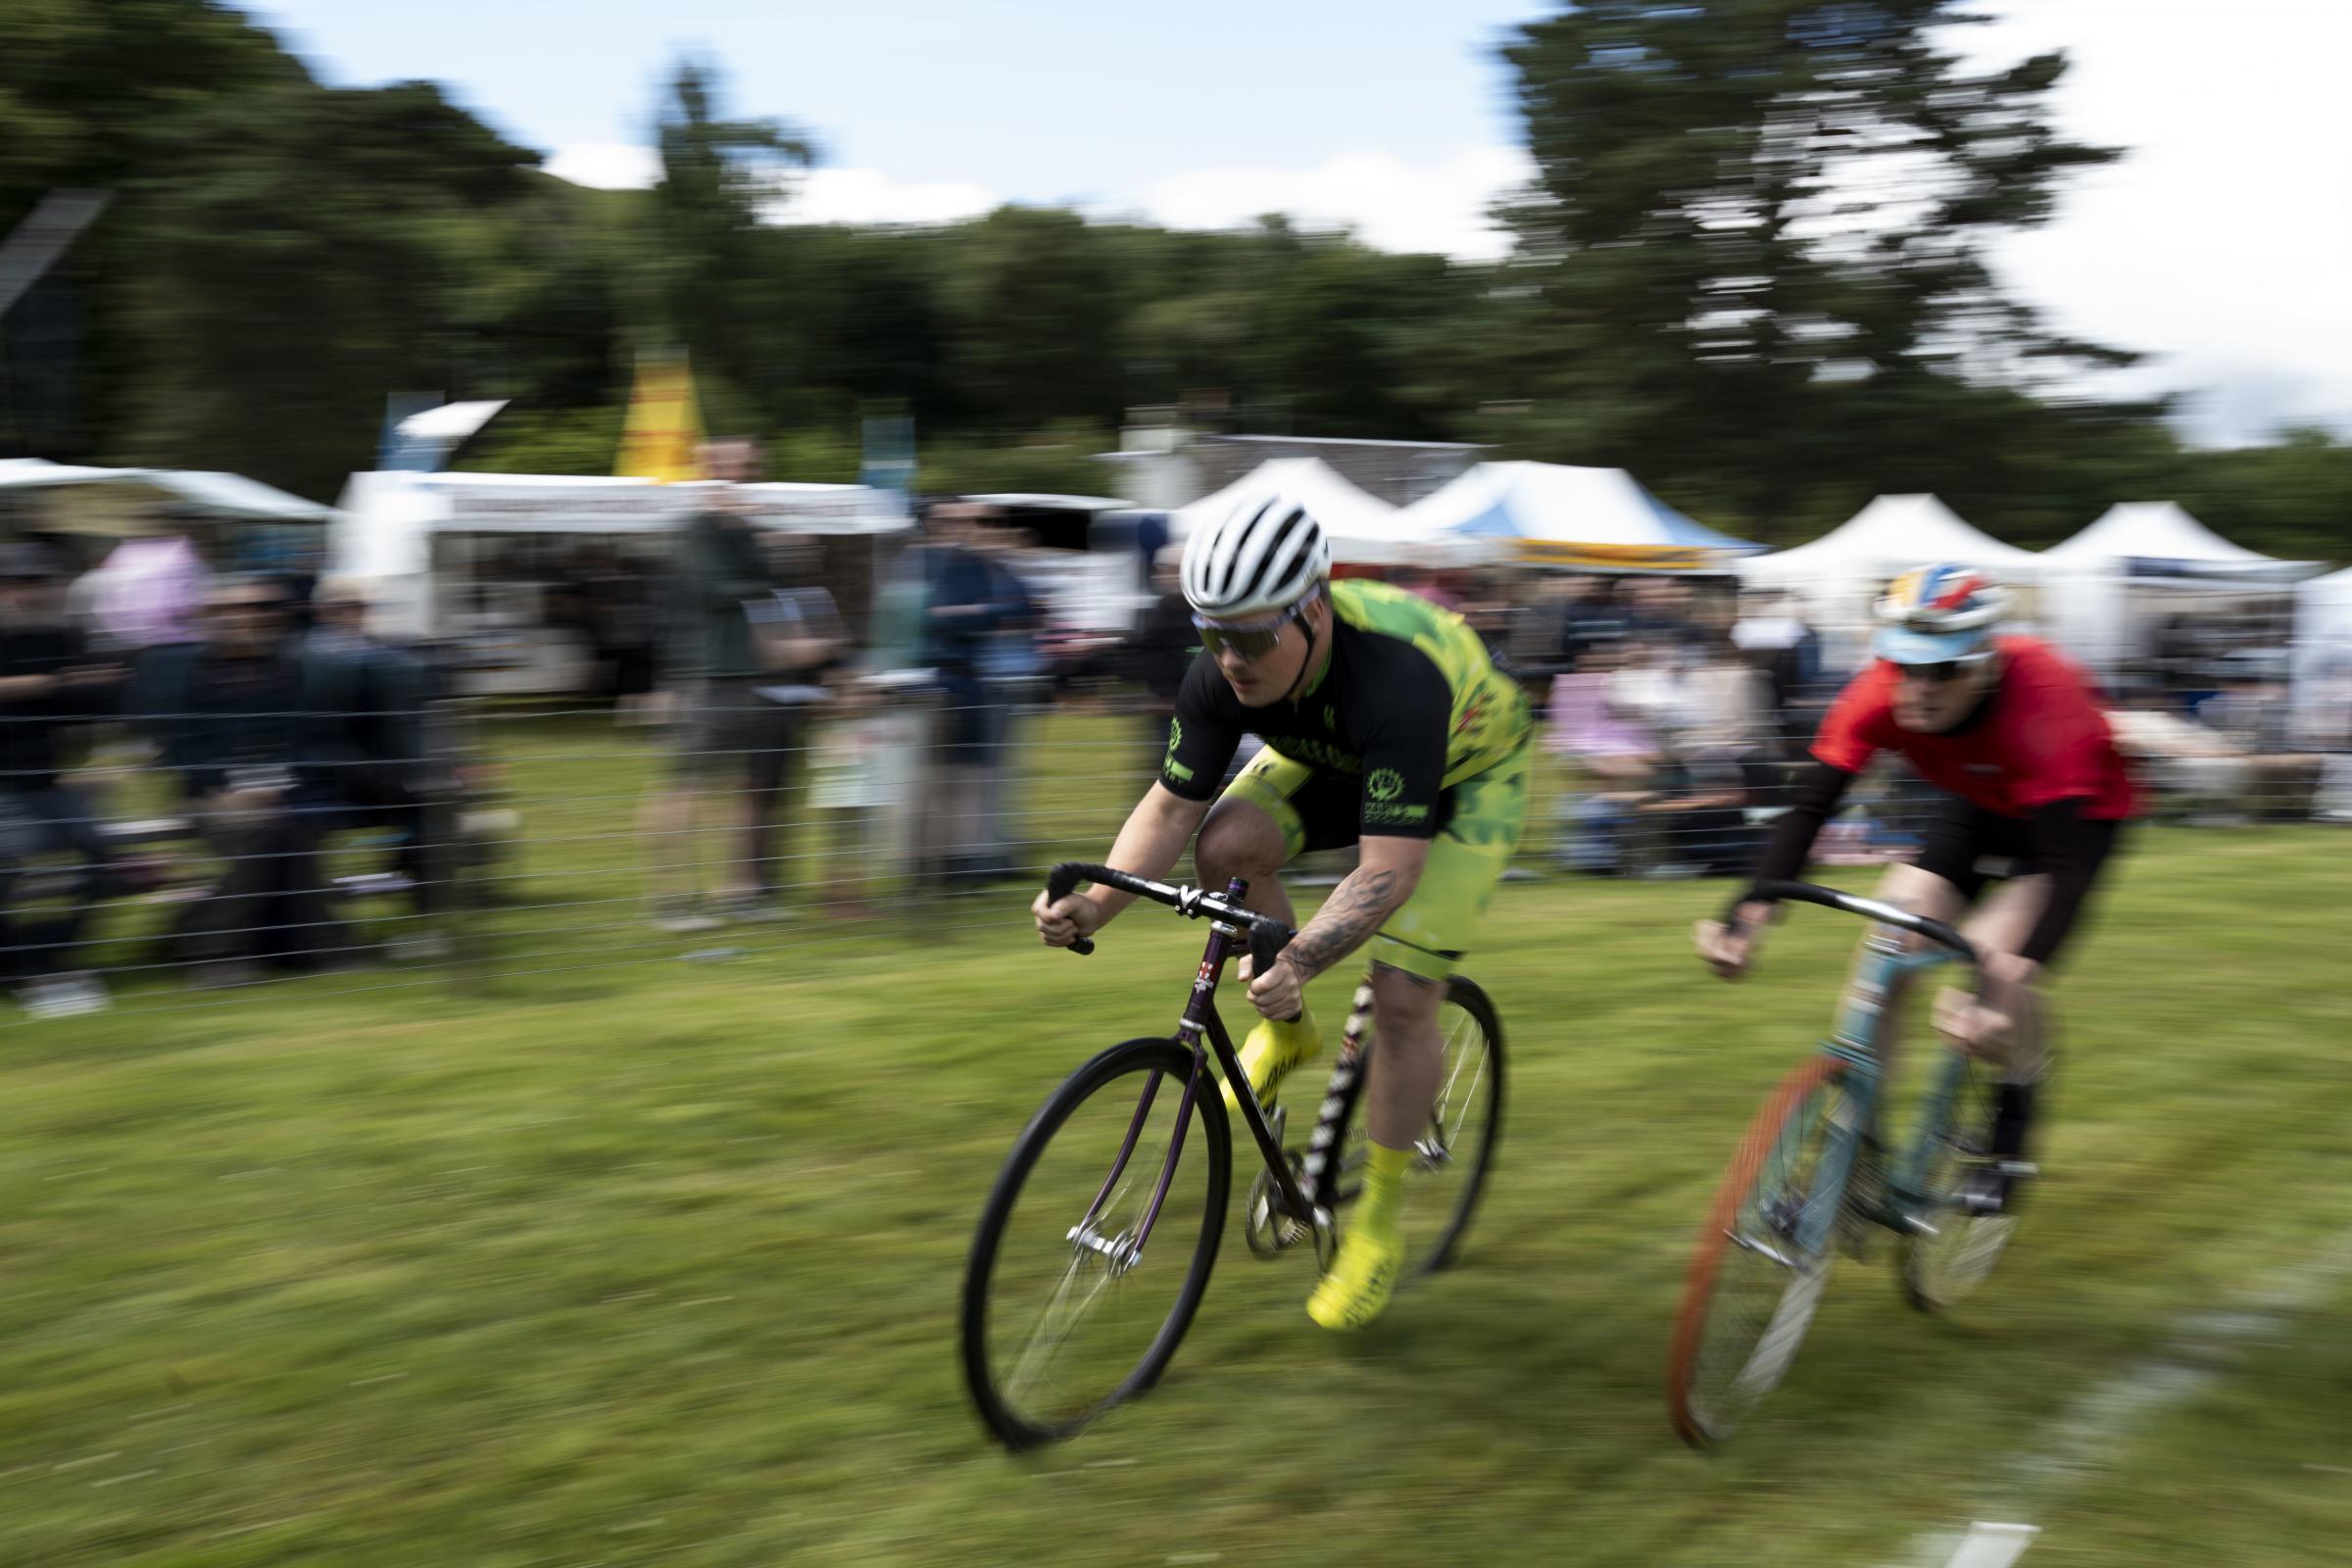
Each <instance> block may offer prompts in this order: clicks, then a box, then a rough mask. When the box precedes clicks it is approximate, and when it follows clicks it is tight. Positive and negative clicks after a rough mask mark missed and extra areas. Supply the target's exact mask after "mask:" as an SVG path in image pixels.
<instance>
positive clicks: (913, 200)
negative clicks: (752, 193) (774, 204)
mask: <svg viewBox="0 0 2352 1568" xmlns="http://www.w3.org/2000/svg"><path fill="white" fill-rule="evenodd" d="M997 205H998V200H997V197H996V195H995V193H993V192H992V191H990V190H989V189H988V187H987V186H985V185H974V184H968V183H947V182H942V183H934V184H916V185H909V184H902V183H900V182H899V181H898V180H895V179H893V178H891V177H890V176H889V175H888V174H885V173H882V172H879V171H877V170H871V169H814V170H810V171H809V172H808V173H807V174H805V175H803V176H802V178H801V182H800V189H799V190H798V191H796V192H795V193H794V195H793V198H792V201H791V202H790V203H789V204H788V205H787V206H786V207H785V208H784V210H783V212H782V213H781V214H780V215H778V218H779V221H782V222H787V223H953V222H955V221H957V220H959V219H965V218H977V217H979V216H980V215H981V214H982V213H986V212H989V211H991V210H992V209H994V208H995V207H996V206H997Z"/></svg>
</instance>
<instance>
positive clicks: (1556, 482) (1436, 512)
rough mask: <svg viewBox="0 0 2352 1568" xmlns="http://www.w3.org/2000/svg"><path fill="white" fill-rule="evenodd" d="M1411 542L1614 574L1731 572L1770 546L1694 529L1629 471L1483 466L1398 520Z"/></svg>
mask: <svg viewBox="0 0 2352 1568" xmlns="http://www.w3.org/2000/svg"><path fill="white" fill-rule="evenodd" d="M1396 521H1397V526H1398V527H1399V528H1400V529H1401V530H1402V531H1403V532H1404V533H1406V534H1407V535H1408V536H1416V537H1420V536H1426V537H1430V538H1442V539H1459V540H1466V541H1467V540H1475V541H1480V542H1482V543H1483V544H1484V545H1485V546H1487V547H1488V548H1489V549H1490V550H1491V551H1492V552H1493V553H1494V554H1495V555H1496V556H1499V557H1503V558H1507V559H1516V560H1520V561H1531V562H1539V563H1544V564H1552V565H1564V566H1585V567H1591V568H1594V569H1598V570H1614V571H1708V570H1716V571H1720V570H1724V569H1726V568H1728V567H1729V565H1730V564H1731V563H1732V562H1733V561H1734V560H1735V559H1736V558H1737V557H1739V556H1740V555H1742V554H1752V553H1754V552H1756V551H1759V550H1762V549H1763V548H1764V547H1763V546H1762V545H1754V544H1749V543H1748V542H1747V541H1745V540H1743V539H1734V538H1732V537H1730V536H1729V535H1726V534H1720V533H1717V532H1716V531H1715V530H1714V529H1712V528H1708V527H1705V526H1703V525H1702V524H1700V523H1697V522H1693V521H1692V520H1691V518H1689V517H1686V516H1684V515H1682V514H1681V513H1679V512H1677V511H1675V510H1674V509H1673V508H1672V507H1670V506H1667V505H1666V504H1665V503H1664V502H1662V501H1660V500H1659V499H1658V498H1657V497H1656V496H1653V495H1651V494H1650V493H1649V492H1648V491H1647V490H1645V489H1643V488H1642V485H1641V483H1640V481H1638V480H1636V479H1635V478H1634V476H1633V475H1632V474H1630V473H1628V472H1626V471H1625V470H1624V469H1623V468H1584V467H1571V466H1564V465H1561V464H1554V463H1482V464H1479V465H1478V466H1475V467H1473V468H1471V469H1469V470H1468V471H1466V472H1464V473H1462V474H1460V475H1458V476H1456V477H1455V478H1454V479H1453V480H1451V481H1450V482H1448V483H1447V484H1446V485H1445V486H1444V487H1443V488H1442V489H1439V490H1437V491H1435V492H1434V493H1432V494H1430V495H1427V496H1424V497H1422V498H1421V499H1420V500H1418V501H1416V502H1414V503H1413V504H1412V505H1411V506H1409V507H1406V508H1404V509H1403V510H1402V511H1401V512H1399V513H1397V518H1396Z"/></svg>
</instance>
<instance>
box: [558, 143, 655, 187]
mask: <svg viewBox="0 0 2352 1568" xmlns="http://www.w3.org/2000/svg"><path fill="white" fill-rule="evenodd" d="M539 167H540V168H542V169H544V170H546V171H547V172H549V173H551V174H553V175H555V176H556V177H557V178H558V179H568V180H570V181H571V182H572V183H573V184H574V185H590V186H594V187H595V188H596V189H598V190H643V189H645V188H646V187H647V186H649V185H651V184H653V183H654V181H655V180H657V179H660V178H661V177H662V160H661V158H660V157H659V156H658V155H657V154H656V153H655V152H654V150H653V149H652V148H651V147H627V146H623V145H621V144H620V143H618V142H610V141H597V142H580V143H576V144H575V145H573V146H569V147H559V148H557V149H556V150H555V151H554V152H552V153H550V154H548V155H547V161H546V162H545V163H544V164H541V165H540V166H539Z"/></svg>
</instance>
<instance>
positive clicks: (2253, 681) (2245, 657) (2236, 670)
mask: <svg viewBox="0 0 2352 1568" xmlns="http://www.w3.org/2000/svg"><path fill="white" fill-rule="evenodd" d="M2277 658H2278V656H2276V655H2273V654H2271V653H2269V652H2268V651H2266V650H2252V649H2249V650H2245V651H2242V652H2240V653H2238V654H2236V655H2234V656H2231V657H2229V658H2226V659H2224V660H2222V661H2219V666H2220V667H2219V668H2218V669H2217V671H2216V674H2217V676H2218V678H2219V680H2220V682H2221V690H2220V692H2219V693H2218V694H2217V695H2215V696H2214V697H2213V698H2211V699H2210V700H2208V701H2207V702H2206V703H2205V704H2204V705H2203V706H2202V707H2201V708H2199V709H2198V711H2197V717H2198V718H2199V719H2201V720H2202V721H2203V722H2204V723H2205V724H2206V725H2207V726H2209V727H2210V728H2211V729H2212V730H2213V732H2214V733H2215V734H2217V735H2219V736H2221V737H2222V739H2224V740H2225V741H2228V742H2229V744H2230V745H2231V746H2233V747H2235V748H2236V749H2237V751H2238V753H2239V755H2241V756H2242V757H2244V758H2245V760H2246V766H2247V778H2246V785H2245V796H2244V799H2243V801H2242V802H2241V809H2244V810H2245V811H2246V812H2248V813H2249V814H2250V815H2253V816H2255V817H2257V818H2270V819H2274V820H2276V819H2282V818H2289V817H2301V816H2305V815H2308V814H2309V813H2310V810H2311V803H2312V795H2313V792H2314V791H2315V789H2316V788H2317V786H2318V784H2319V781H2320V770H2321V768H2322V767H2323V766H2324V765H2325V763H2326V759H2325V758H2323V757H2321V756H2320V755H2318V754H2317V753H2314V752H2310V751H2307V750H2305V749H2303V748H2302V747H2301V746H2299V745H2297V744H2296V737H2295V736H2294V735H2293V733H2292V724H2291V723H2290V716H2291V715H2290V713H2289V711H2288V706H2287V698H2286V690H2285V687H2284V685H2283V683H2281V682H2279V681H2278V680H2277V679H2275V678H2274V673H2275V672H2274V671H2273V670H2271V669H2269V668H2268V667H2266V666H2267V665H2268V664H2270V663H2271V662H2274V661H2275V660H2276V659H2277Z"/></svg>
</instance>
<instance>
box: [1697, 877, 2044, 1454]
mask: <svg viewBox="0 0 2352 1568" xmlns="http://www.w3.org/2000/svg"><path fill="white" fill-rule="evenodd" d="M1747 897H1754V898H1763V899H1774V900H1779V901H1781V902H1784V903H1798V904H1818V905H1822V906H1824V907H1829V908H1833V909H1843V910H1845V911H1846V912H1847V913H1849V914H1858V915H1861V916H1863V917H1864V918H1865V919H1869V920H1873V921H1876V922H1877V923H1878V927H1877V929H1876V930H1875V931H1874V932H1873V933H1872V935H1871V938H1870V940H1869V941H1868V942H1867V943H1866V944H1865V945H1864V950H1863V956H1862V961H1861V963H1860V965H1859V966H1858V967H1857V969H1856V972H1855V975H1854V979H1853V983H1852V984H1851V985H1850V986H1849V987H1848V988H1847V991H1846V997H1845V1005H1844V1009H1843V1011H1842V1012H1841V1013H1840V1015H1839V1017H1838V1028H1837V1032H1836V1033H1835V1034H1834V1035H1833V1036H1832V1037H1831V1038H1830V1039H1829V1040H1827V1041H1825V1042H1824V1043H1823V1045H1822V1049H1821V1051H1820V1053H1819V1054H1816V1055H1815V1056H1813V1057H1812V1058H1811V1059H1810V1060H1808V1061H1806V1062H1805V1063H1804V1065H1802V1066H1800V1067H1798V1068H1797V1069H1796V1071H1794V1072H1793V1073H1791V1074H1789V1077H1788V1078H1787V1079H1786V1080H1785V1081H1783V1083H1782V1084H1781V1086H1780V1087H1779V1088H1778V1089H1776V1090H1774V1091H1773V1092H1772V1094H1771V1095H1770V1096H1769V1097H1767V1098H1766V1100H1765V1102H1764V1104H1763V1107H1762V1108H1761V1109H1759V1110H1758V1111H1757V1112H1756V1115H1755V1119H1754V1120H1753V1121H1752V1122H1750V1123H1749V1124H1748V1129H1747V1135H1746V1137H1745V1138H1743V1139H1742V1140H1741V1141H1740V1149H1739V1152H1737V1153H1735V1154H1734V1155H1733V1156H1732V1163H1731V1167H1730V1169H1729V1170H1728V1171H1726V1173H1725V1175H1724V1180H1723V1185H1722V1187H1721V1188H1720V1189H1718V1190H1717V1193H1716V1197H1715V1202H1714V1206H1713V1207H1712V1208H1711V1209H1710V1210H1709V1211H1708V1214H1707V1223H1706V1228H1705V1229H1704V1230H1703V1231H1702V1232H1701V1233H1700V1235H1699V1240H1698V1248H1697V1250H1696V1252H1695V1253H1694V1254H1693V1255H1692V1257H1691V1269H1690V1273H1689V1274H1688V1275H1687V1276H1686V1277H1685V1280H1684V1283H1683V1298H1682V1305H1681V1308H1680V1310H1679V1311H1678V1312H1677V1313H1676V1315H1675V1325H1674V1341H1673V1347H1672V1349H1671V1351H1670V1353H1669V1357H1668V1363H1667V1376H1666V1384H1667V1404H1668V1407H1669V1409H1670V1411H1671V1412H1672V1414H1673V1417H1674V1427H1675V1430H1676V1431H1677V1432H1679V1433H1680V1434H1681V1435H1682V1437H1683V1439H1684V1441H1685V1442H1688V1443H1690V1444H1691V1445H1692V1446H1699V1447H1703V1446H1708V1445H1710V1444H1715V1443H1720V1442H1722V1441H1723V1440H1724V1439H1725V1438H1727V1437H1729V1436H1730V1435H1731V1434H1732V1432H1733V1431H1734V1430H1735V1429H1736V1428H1737V1427H1738V1426H1739V1424H1740V1420H1741V1418H1742V1417H1744V1416H1745V1415H1746V1414H1747V1412H1748V1411H1750V1410H1751V1409H1753V1408H1754V1407H1755V1405H1756V1403H1757V1401H1759V1400H1760V1399H1762V1398H1763V1397H1764V1396H1766V1395H1767V1394H1770V1393H1771V1392H1772V1391H1773V1389H1774V1388H1776V1387H1778V1386H1779V1384H1780V1381H1781V1379H1782V1377H1783V1376H1784V1375H1785V1374H1786V1373H1787V1372H1788V1370H1789V1363H1790V1362H1791V1361H1792V1360H1794V1359H1795V1357H1796V1351H1797V1348H1798V1347H1799V1346H1800V1345H1802V1344H1803V1343H1804V1337H1805V1331H1806V1330H1807V1329H1808V1328H1809V1327H1810V1326H1811V1325H1812V1321H1813V1313H1814V1310H1815V1309H1816V1308H1817V1307H1818V1306H1819V1305H1820V1303H1821V1298H1822V1293H1823V1292H1824V1291H1825V1290H1826V1289H1827V1288H1828V1286H1829V1280H1830V1270H1831V1267H1832V1265H1833V1264H1834V1262H1835V1259H1836V1253H1837V1251H1838V1250H1839V1249H1840V1248H1841V1247H1842V1248H1843V1249H1844V1250H1848V1251H1851V1252H1854V1253H1857V1254H1858V1253H1860V1252H1861V1251H1862V1250H1863V1248H1864V1245H1865V1243H1866V1241H1867V1239H1868V1237H1869V1235H1870V1231H1871V1228H1872V1227H1873V1226H1884V1227H1886V1228H1887V1229H1888V1230H1891V1231H1893V1232H1894V1233H1895V1234H1896V1235H1897V1236H1898V1237H1899V1238H1901V1242H1902V1247H1901V1254H1900V1258H1899V1264H1900V1269H1901V1279H1902V1286H1903V1291H1904V1294H1905V1295H1906V1296H1907V1297H1908V1298H1909V1299H1910V1300H1911V1302H1912V1304H1913V1305H1915V1306H1917V1307H1919V1308H1920V1309H1922V1310H1923V1311H1929V1310H1935V1309H1937V1308H1941V1307H1947V1306H1950V1305H1952V1304H1953V1303H1955V1302H1957V1301H1958V1300H1960V1299H1962V1298H1963V1297H1965V1296H1967V1295H1968V1294H1969V1293H1970V1292H1972V1291H1974V1290H1975V1289H1976V1288H1977V1287H1978V1286H1979V1285H1982V1284H1983V1283H1984V1282H1985V1278H1986V1276H1988V1275H1989V1274H1990V1273H1991V1272H1992V1268H1993V1265H1994V1264H1995V1263H1997V1262H1998V1261H1999V1260H2000V1256H2001V1252H2002V1250H2003V1249H2004V1248H2006V1247H2007V1245H2008V1242H2009V1237H2010V1234H2011V1232H2012V1231H2013V1230H2014V1229H2015V1228H2016V1225H2017V1219H2016V1216H2015V1213H2014V1212H2013V1211H2012V1209H2011V1207H2010V1206H2008V1205H2003V1206H2000V1207H1987V1206H1985V1204H1984V1203H1983V1202H1982V1201H1980V1199H1979V1197H1978V1195H1980V1194H1981V1193H1983V1192H1984V1191H1985V1190H1986V1185H1987V1184H1986V1183H1985V1181H1984V1180H1983V1177H1984V1176H1985V1173H1986V1172H1987V1170H1988V1169H1989V1168H1990V1167H1991V1166H1993V1165H1994V1163H1995V1156H1994V1155H1993V1152H1992V1143H1991V1130H1992V1119H1993V1106H1994V1090H1995V1084H1994V1081H1993V1077H1992V1074H1991V1072H1990V1071H1989V1070H1988V1069H1987V1067H1986V1066H1985V1063H1983V1062H1980V1061H1977V1060H1975V1059H1974V1058H1972V1057H1969V1056H1965V1055H1962V1054H1960V1053H1958V1052H1956V1051H1951V1052H1946V1053H1944V1058H1943V1061H1942V1063H1941V1065H1940V1067H1939V1068H1938V1069H1937V1071H1936V1075H1935V1078H1934V1080H1933V1081H1932V1082H1931V1083H1930V1084H1929V1086H1928V1090H1927V1095H1926V1098H1925V1099H1924V1100H1923V1101H1922V1102H1921V1103H1920V1106H1919V1111H1918V1116H1917V1119H1916V1122H1915V1125H1914V1128H1913V1131H1912V1136H1911V1141H1910V1143H1909V1144H1908V1145H1907V1146H1906V1147H1905V1148H1904V1149H1903V1150H1902V1152H1900V1154H1899V1156H1897V1157H1893V1158H1889V1156H1888V1152H1887V1149H1886V1147H1885V1146H1884V1145H1883V1144H1882V1143H1881V1141H1880V1138H1879V1108H1880V1104H1881V1097H1882V1094H1883V1091H1884V1089H1885V1087H1886V1082H1885V1073H1884V1065H1885V1063H1884V1059H1883V1054H1882V1042H1883V1040H1884V1039H1885V1019H1886V1011H1887V999H1888V997H1889V996H1891V995H1893V994H1894V991H1895V985H1896V982H1897V981H1899V980H1901V979H1902V978H1903V977H1904V976H1906V975H1908V974H1910V973H1912V972H1914V971H1917V970H1921V969H1926V968H1929V967H1932V966H1934V965H1936V964H1938V963H1943V962H1946V961H1949V960H1952V959H1958V960H1959V961H1961V962H1964V963H1966V964H1968V965H1969V966H1970V967H1971V968H1972V969H1975V968H1976V967H1977V964H1978V959H1977V952H1976V949H1975V948H1973V947H1971V946H1970V945H1969V941H1968V939H1967V938H1966V937H1964V936H1962V935H1961V934H1960V933H1959V932H1957V931H1955V930H1953V929H1952V928H1951V927H1950V926H1948V925H1945V924H1944V923H1942V922H1941V921H1939V920H1931V919H1928V918H1926V917H1924V916H1921V915H1916V914H1913V913H1911V912H1910V911H1908V910H1905V909H1898V908H1895V907H1892V906H1890V905H1886V904H1881V903H1879V902H1878V901H1877V900H1874V899H1865V898H1857V897H1855V896H1854V895H1852V894H1850V893H1840V892H1838V890H1837V889H1835V888H1825V887H1817V886H1815V885H1814V884H1812V883H1810V882H1763V883H1759V884H1758V885H1757V886H1756V888H1755V890H1754V892H1753V893H1752V894H1750V895H1747ZM1908 939H1917V940H1908ZM1981 983H1982V981H1981V979H1980V984H1981Z"/></svg>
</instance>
